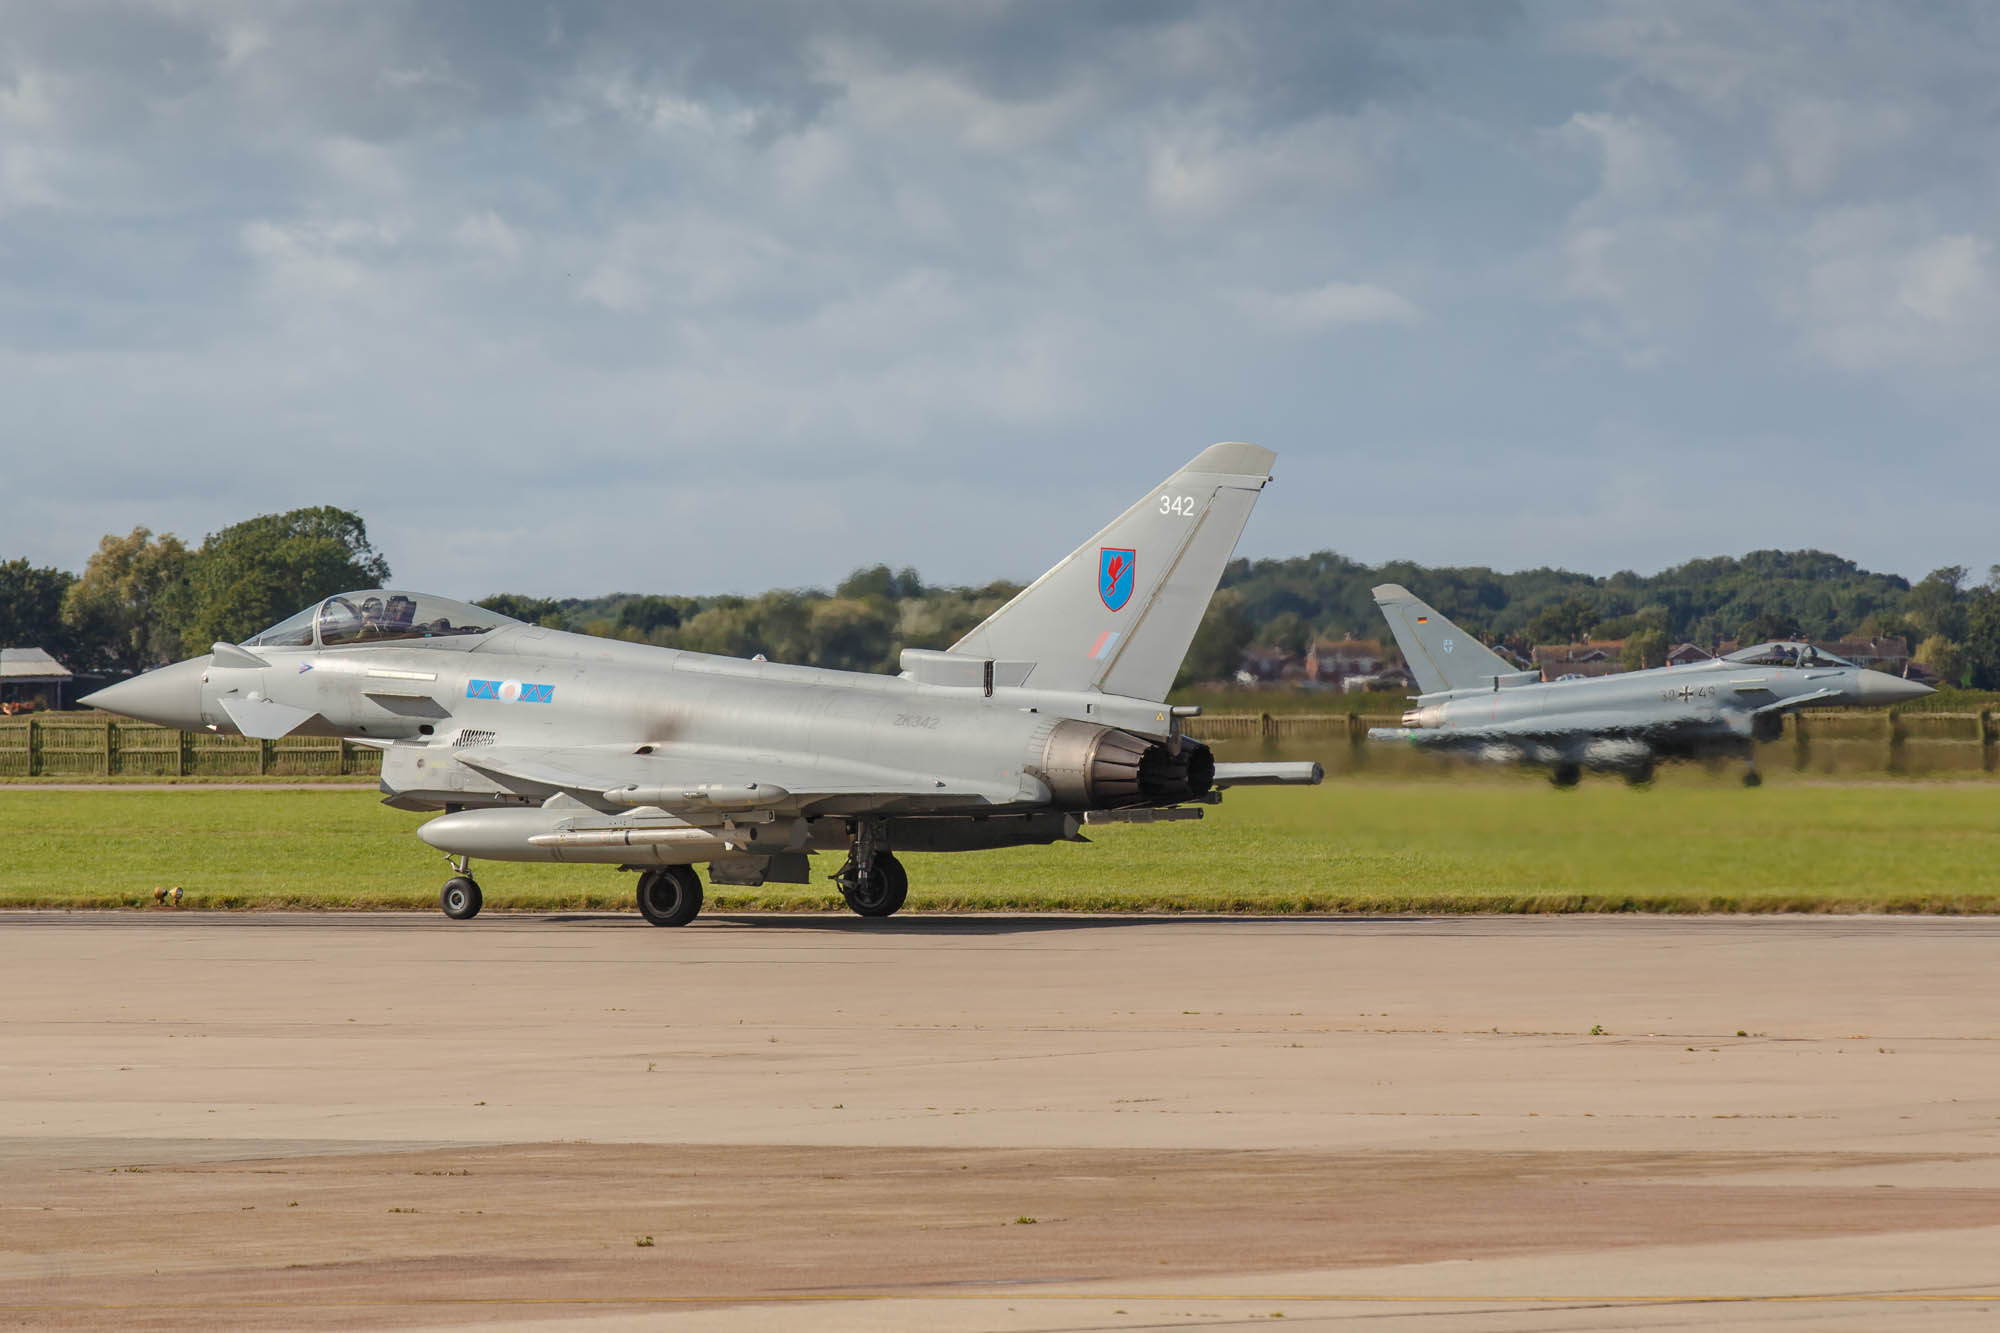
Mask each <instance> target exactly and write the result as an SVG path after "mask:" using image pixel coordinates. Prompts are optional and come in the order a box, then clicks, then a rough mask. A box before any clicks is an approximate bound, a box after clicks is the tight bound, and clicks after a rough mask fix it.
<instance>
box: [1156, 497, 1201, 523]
mask: <svg viewBox="0 0 2000 1333" xmlns="http://www.w3.org/2000/svg"><path fill="white" fill-rule="evenodd" d="M1160 512H1161V513H1162V514H1172V515H1174V516H1175V517H1177V518H1193V517H1194V497H1193V496H1192V495H1163V496H1161V497H1160Z"/></svg>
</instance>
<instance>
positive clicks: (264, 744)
mask: <svg viewBox="0 0 2000 1333" xmlns="http://www.w3.org/2000/svg"><path fill="white" fill-rule="evenodd" d="M277 749H278V743H277V742H276V741H258V742H257V776H258V777H260V778H263V777H269V776H270V774H271V760H272V758H273V757H274V756H275V755H276V753H277Z"/></svg>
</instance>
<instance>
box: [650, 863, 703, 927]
mask: <svg viewBox="0 0 2000 1333" xmlns="http://www.w3.org/2000/svg"><path fill="white" fill-rule="evenodd" d="M700 914H701V877H700V876H699V875H697V874H695V873H694V867H693V866H661V867H660V868H659V869H657V870H644V871H641V872H640V873H639V915H640V916H643V917H645V918H646V920H648V921H650V922H652V923H653V924H654V925H656V926H685V925H686V924H687V923H688V922H690V921H692V920H694V919H695V917H697V916H699V915H700Z"/></svg>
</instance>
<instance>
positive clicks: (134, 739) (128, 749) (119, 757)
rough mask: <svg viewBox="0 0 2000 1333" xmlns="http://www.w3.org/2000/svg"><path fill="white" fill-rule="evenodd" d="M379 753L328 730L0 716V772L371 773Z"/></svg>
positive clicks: (140, 774)
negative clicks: (257, 735) (217, 728)
mask: <svg viewBox="0 0 2000 1333" xmlns="http://www.w3.org/2000/svg"><path fill="white" fill-rule="evenodd" d="M381 768H382V756H381V754H380V753H379V752H378V751H376V750H373V749H371V748H369V747H368V746H365V745H354V744H350V743H349V742H347V741H343V740H339V739H337V738H334V737H329V736H287V737H285V738H284V739H282V740H275V741H260V740H253V739H251V738H249V737H247V736H217V735H213V734H211V733H208V732H202V731H174V730H172V729H170V728H167V727H156V726H152V725H150V724H148V723H144V722H119V721H114V720H107V719H105V718H102V717H77V718H68V717H63V716H61V715H56V716H53V717H34V716H29V717H25V718H13V719H10V720H8V721H4V722H0V778H10V777H11V778H55V777H64V778H106V777H153V778H220V777H229V778H258V777H287V778H305V777H348V776H352V777H373V776H375V775H376V774H377V773H379V772H380V771H381Z"/></svg>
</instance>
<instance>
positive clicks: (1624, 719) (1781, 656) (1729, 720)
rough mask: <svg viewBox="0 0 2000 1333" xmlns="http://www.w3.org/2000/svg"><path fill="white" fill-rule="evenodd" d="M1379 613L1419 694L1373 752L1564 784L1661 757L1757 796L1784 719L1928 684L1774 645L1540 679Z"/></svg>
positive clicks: (1396, 607)
mask: <svg viewBox="0 0 2000 1333" xmlns="http://www.w3.org/2000/svg"><path fill="white" fill-rule="evenodd" d="M1374 591H1375V604H1376V605H1377V606H1379V607H1381V608H1382V614H1383V616H1384V617H1386V618H1387V620H1388V622H1389V629H1390V631H1391V632H1392V633H1393V634H1394V635H1395V636H1396V646H1397V647H1398V648H1400V649H1402V651H1403V659H1404V661H1405V662H1407V663H1408V664H1409V668H1410V674H1411V675H1412V676H1414V677H1415V678H1416V682H1417V689H1418V690H1419V691H1420V693H1419V695H1418V697H1417V700H1416V705H1417V706H1416V707H1415V708H1414V709H1411V710H1410V711H1409V712H1407V713H1405V714H1403V725H1402V726H1400V727H1377V728H1374V729H1373V730H1371V731H1370V732H1369V733H1368V737H1369V739H1370V740H1373V741H1408V742H1409V743H1411V744H1413V745H1416V746H1418V747H1419V748H1422V749H1427V750H1440V751H1449V752H1454V753H1459V754H1466V755H1471V756H1473V757H1475V758H1480V759H1490V760H1497V761H1500V762H1511V763H1521V764H1540V765H1545V766H1547V767H1548V769H1549V777H1550V779H1551V780H1552V781H1553V782H1554V783H1555V784H1556V785H1557V786H1558V787H1570V786H1574V785H1576V783H1577V781H1578V780H1579V779H1580V778H1581V777H1582V775H1583V770H1584V769H1585V768H1593V769H1602V770H1611V771H1616V772H1620V773H1623V774H1624V776H1625V779H1626V781H1628V782H1631V783H1634V784H1639V783H1644V782H1648V781H1650V780H1651V779H1652V776H1653V767H1654V764H1655V763H1656V761H1658V760H1661V759H1702V758H1711V757H1737V758H1741V759H1743V760H1744V761H1745V765H1746V766H1745V768H1744V772H1743V784H1744V785H1745V786H1747V787H1754V786H1756V785H1758V783H1759V782H1760V781H1762V779H1761V778H1759V777H1758V775H1757V768H1756V760H1755V750H1754V748H1753V743H1754V742H1756V741H1760V740H1775V739H1777V737H1778V733H1779V729H1780V727H1781V726H1782V724H1783V721H1784V715H1785V714H1786V713H1789V712H1792V711H1793V710H1795V709H1799V708H1805V707H1808V706H1811V705H1820V706H1823V707H1831V706H1840V705H1847V704H1893V703H1899V702H1902V701H1903V700H1906V699H1916V698H1920V697H1922V696H1923V695H1926V694H1929V693H1931V688H1930V686H1928V685H1924V684H1921V683H1919V682H1917V681H1913V680H1903V679H1901V678H1899V677H1896V676H1891V675H1888V674H1886V673H1884V672H1881V671H1870V670H1866V669H1864V668H1862V667H1858V666H1856V665H1855V664H1854V663H1852V662H1849V661H1847V660H1846V659H1845V658H1841V657H1835V656H1834V655H1832V654H1831V653H1826V652H1821V651H1820V650H1819V649H1817V648H1815V647H1813V646H1812V645H1811V644H1809V643H1763V644H1758V645H1757V646H1756V647H1754V648H1745V649H1743V650H1742V651H1741V652H1735V653H1730V654H1729V655H1727V656H1726V657H1716V658H1711V659H1709V660H1708V661H1705V662H1690V663H1687V664H1685V665H1682V666H1664V667H1654V668H1652V669H1651V670H1647V671H1629V672H1625V673H1623V674H1620V675H1615V676H1599V677H1596V678H1594V679H1583V680H1555V681H1546V682H1545V681H1543V680H1542V678H1541V676H1540V673H1538V672H1534V671H1516V670H1515V669H1514V667H1513V665H1512V664H1511V663H1509V662H1508V661H1507V660H1506V659H1504V658H1502V657H1501V656H1500V655H1499V654H1498V653H1495V652H1493V651H1492V650H1491V649H1489V648H1487V647H1486V646H1485V645H1484V644H1482V643H1480V642H1479V640H1477V639H1475V638H1473V637H1472V636H1471V635H1470V634H1467V633H1466V632H1465V631H1464V630H1462V629H1460V628H1459V627H1458V626H1456V625H1454V624H1452V623H1451V622H1450V621H1449V620H1446V619H1445V618H1444V617H1443V616H1441V615H1439V614H1438V613H1437V612H1436V611H1433V610H1432V609H1431V608H1430V607H1428V606H1426V605H1425V604H1424V603H1423V602H1421V601H1419V600H1417V598H1416V597H1414V596H1412V595H1411V594H1410V592H1409V591H1408V590H1407V589H1405V588H1402V587H1399V586H1398V585H1396V584H1394V583H1385V584H1383V585H1382V586H1381V587H1379V588H1376V589H1375V590H1374Z"/></svg>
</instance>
